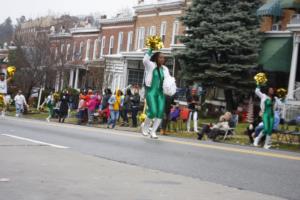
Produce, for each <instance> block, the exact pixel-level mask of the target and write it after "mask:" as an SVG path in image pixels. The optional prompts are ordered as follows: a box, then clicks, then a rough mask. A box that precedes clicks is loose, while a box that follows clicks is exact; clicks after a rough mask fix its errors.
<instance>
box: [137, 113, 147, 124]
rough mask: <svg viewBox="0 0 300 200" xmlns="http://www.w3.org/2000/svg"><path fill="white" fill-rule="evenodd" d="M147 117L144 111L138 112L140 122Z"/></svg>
mask: <svg viewBox="0 0 300 200" xmlns="http://www.w3.org/2000/svg"><path fill="white" fill-rule="evenodd" d="M146 118H147V115H146V114H145V113H142V114H140V116H139V120H140V122H141V123H143V122H144V121H145V120H146Z"/></svg>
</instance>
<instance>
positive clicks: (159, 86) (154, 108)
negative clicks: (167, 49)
mask: <svg viewBox="0 0 300 200" xmlns="http://www.w3.org/2000/svg"><path fill="white" fill-rule="evenodd" d="M143 63H144V66H145V86H146V102H147V118H146V120H145V122H144V125H143V129H142V133H143V135H145V136H148V135H149V133H150V135H151V137H152V138H155V139H157V138H158V137H157V135H156V131H157V129H158V127H159V125H160V123H161V121H162V119H163V117H164V111H165V102H166V100H165V95H164V93H163V81H164V78H166V77H168V76H170V73H169V70H168V68H167V67H166V66H164V63H165V57H164V55H163V54H162V53H161V52H156V53H154V54H153V55H152V49H149V50H148V52H147V53H146V55H145V57H144V59H143ZM152 120H154V122H153V127H152V129H151V131H150V125H151V122H152Z"/></svg>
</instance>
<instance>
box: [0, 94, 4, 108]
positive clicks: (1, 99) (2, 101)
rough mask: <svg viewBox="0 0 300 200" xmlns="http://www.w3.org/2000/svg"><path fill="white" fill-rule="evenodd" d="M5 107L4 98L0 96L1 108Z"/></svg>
mask: <svg viewBox="0 0 300 200" xmlns="http://www.w3.org/2000/svg"><path fill="white" fill-rule="evenodd" d="M3 105H4V96H3V95H1V94H0V106H3Z"/></svg>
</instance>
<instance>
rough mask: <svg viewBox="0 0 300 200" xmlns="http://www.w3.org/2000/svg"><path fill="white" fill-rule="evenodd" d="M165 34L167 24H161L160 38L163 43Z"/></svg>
mask: <svg viewBox="0 0 300 200" xmlns="http://www.w3.org/2000/svg"><path fill="white" fill-rule="evenodd" d="M166 33H167V22H162V23H161V26H160V37H161V39H162V41H163V42H165V40H166Z"/></svg>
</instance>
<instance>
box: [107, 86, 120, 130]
mask: <svg viewBox="0 0 300 200" xmlns="http://www.w3.org/2000/svg"><path fill="white" fill-rule="evenodd" d="M121 95H122V93H121V91H120V90H117V91H116V92H115V95H112V96H111V97H110V99H109V100H108V104H109V111H110V118H109V120H108V123H107V128H110V125H112V128H115V126H116V123H117V120H118V118H119V116H120V106H121Z"/></svg>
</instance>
